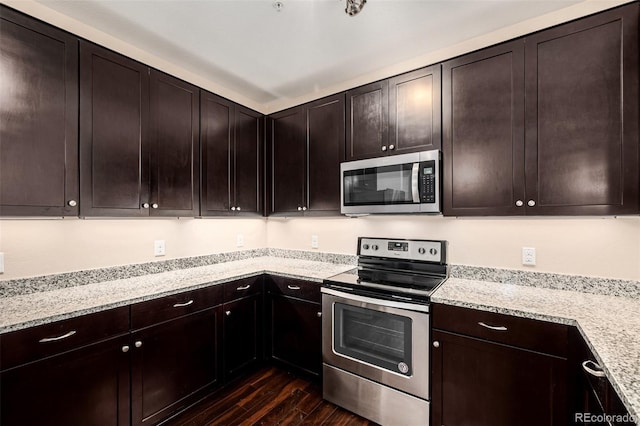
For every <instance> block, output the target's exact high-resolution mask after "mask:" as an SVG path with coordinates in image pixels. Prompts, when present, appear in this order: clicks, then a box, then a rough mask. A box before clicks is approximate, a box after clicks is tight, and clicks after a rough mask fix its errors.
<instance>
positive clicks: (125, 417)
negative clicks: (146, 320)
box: [0, 335, 130, 426]
mask: <svg viewBox="0 0 640 426" xmlns="http://www.w3.org/2000/svg"><path fill="white" fill-rule="evenodd" d="M128 341H129V339H128V336H127V335H125V336H121V337H115V338H111V339H109V340H105V341H102V342H100V343H95V344H92V345H88V346H85V347H82V348H79V349H76V350H71V351H69V352H65V353H62V354H60V355H56V356H52V357H49V358H45V359H43V360H40V361H36V362H33V363H30V364H25V365H23V366H20V367H16V368H13V369H9V370H6V371H3V372H2V373H0V400H1V409H0V424H2V425H3V426H14V425H15V426H24V425H38V426H46V425H51V426H59V425H87V426H91V425H95V426H109V425H111V426H116V425H128V424H129V400H130V395H129V353H126V352H123V351H122V348H123V347H124V346H127V345H128Z"/></svg>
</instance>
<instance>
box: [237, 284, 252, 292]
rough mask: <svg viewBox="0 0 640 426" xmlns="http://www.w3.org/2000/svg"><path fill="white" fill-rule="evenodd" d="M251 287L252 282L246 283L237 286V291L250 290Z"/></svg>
mask: <svg viewBox="0 0 640 426" xmlns="http://www.w3.org/2000/svg"><path fill="white" fill-rule="evenodd" d="M250 287H251V284H247V285H244V286H242V287H238V288H236V290H237V291H243V290H248V289H249V288H250Z"/></svg>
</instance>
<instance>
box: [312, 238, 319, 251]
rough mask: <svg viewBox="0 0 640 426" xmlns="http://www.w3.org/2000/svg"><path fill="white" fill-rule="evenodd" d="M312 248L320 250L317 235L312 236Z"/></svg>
mask: <svg viewBox="0 0 640 426" xmlns="http://www.w3.org/2000/svg"><path fill="white" fill-rule="evenodd" d="M311 248H314V249H317V248H318V236H317V235H312V236H311Z"/></svg>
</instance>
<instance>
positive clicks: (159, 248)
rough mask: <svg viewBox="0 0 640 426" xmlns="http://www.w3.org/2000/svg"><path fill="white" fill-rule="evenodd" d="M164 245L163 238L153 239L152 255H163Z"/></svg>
mask: <svg viewBox="0 0 640 426" xmlns="http://www.w3.org/2000/svg"><path fill="white" fill-rule="evenodd" d="M165 249H166V247H165V245H164V240H155V241H154V242H153V255H154V256H164V255H165Z"/></svg>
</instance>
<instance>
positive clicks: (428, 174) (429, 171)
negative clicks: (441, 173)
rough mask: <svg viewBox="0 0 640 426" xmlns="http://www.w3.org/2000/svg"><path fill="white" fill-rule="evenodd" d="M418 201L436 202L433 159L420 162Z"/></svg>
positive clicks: (434, 164)
mask: <svg viewBox="0 0 640 426" xmlns="http://www.w3.org/2000/svg"><path fill="white" fill-rule="evenodd" d="M420 202H421V203H435V202H436V162H435V161H434V160H431V161H423V162H421V163H420Z"/></svg>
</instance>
